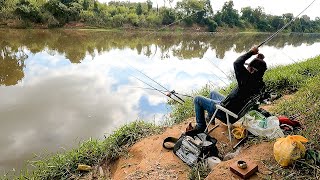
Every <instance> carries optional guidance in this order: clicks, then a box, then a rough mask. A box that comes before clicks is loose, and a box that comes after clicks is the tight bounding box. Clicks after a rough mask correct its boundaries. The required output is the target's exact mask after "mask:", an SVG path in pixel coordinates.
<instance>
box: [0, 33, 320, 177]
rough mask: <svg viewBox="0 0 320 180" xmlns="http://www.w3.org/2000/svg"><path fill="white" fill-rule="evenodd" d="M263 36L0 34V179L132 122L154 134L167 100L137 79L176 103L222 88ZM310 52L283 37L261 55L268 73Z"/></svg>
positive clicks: (298, 38)
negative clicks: (149, 126) (151, 127)
mask: <svg viewBox="0 0 320 180" xmlns="http://www.w3.org/2000/svg"><path fill="white" fill-rule="evenodd" d="M269 35H270V34H251V33H242V34H228V35H222V34H206V33H194V34H181V33H153V32H145V33H141V32H140V33H132V32H108V31H98V30H10V29H0V97H1V101H0V121H1V126H0V135H1V136H0V147H1V148H0V175H1V174H4V172H5V171H11V170H12V169H15V170H19V169H21V167H23V166H24V164H25V163H26V162H27V160H32V159H33V157H34V154H37V156H39V155H40V156H41V154H48V153H55V152H58V151H59V152H61V151H64V150H65V149H70V148H72V147H77V145H78V143H79V142H81V141H82V140H86V139H88V138H90V137H93V138H99V139H103V138H104V136H108V135H109V134H110V133H112V131H113V130H115V129H116V128H118V127H119V126H121V125H123V124H126V123H129V122H132V121H134V120H137V119H140V120H144V121H147V122H154V123H156V124H161V123H162V122H164V121H165V120H166V119H167V118H169V116H168V114H169V113H170V107H169V106H168V105H167V104H166V102H167V100H168V99H167V97H166V96H164V95H163V94H161V93H159V92H157V91H153V90H150V89H145V88H149V87H148V86H147V85H146V84H144V83H143V82H141V81H139V80H138V79H140V80H142V81H144V82H145V83H148V84H150V85H152V86H154V87H156V88H158V89H161V87H160V86H159V85H157V84H156V83H155V82H153V81H151V80H150V79H148V78H147V77H146V76H145V75H143V74H142V73H140V72H139V71H141V72H143V73H144V74H146V75H147V76H149V77H150V78H152V79H154V80H155V81H157V82H158V83H160V84H161V85H162V86H164V87H166V88H167V89H169V90H175V91H176V92H178V93H182V94H188V93H190V92H192V91H193V90H196V89H199V88H201V87H203V86H204V85H205V84H209V85H212V86H216V87H218V86H220V87H221V86H226V85H227V84H228V83H230V80H229V79H228V77H227V76H226V75H225V74H227V75H230V74H232V63H233V61H234V60H235V59H236V58H237V57H238V56H239V55H241V54H243V53H244V52H246V51H247V50H249V49H250V48H251V47H252V46H253V45H254V44H259V43H260V42H262V41H263V40H264V39H266V38H267V37H268V36H269ZM319 49H320V35H319V34H284V35H279V36H276V37H275V38H274V39H273V40H272V41H270V42H269V43H268V44H266V45H264V46H262V47H261V48H260V52H261V53H263V54H264V55H265V60H266V62H267V64H268V67H273V66H277V65H285V64H290V63H294V62H297V61H301V60H304V59H306V58H310V57H314V56H316V55H319V54H320V51H319ZM161 90H162V89H161Z"/></svg>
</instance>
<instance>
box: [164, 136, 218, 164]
mask: <svg viewBox="0 0 320 180" xmlns="http://www.w3.org/2000/svg"><path fill="white" fill-rule="evenodd" d="M167 142H171V143H174V146H173V147H168V146H167V144H166V143H167ZM216 143H217V140H216V139H215V138H213V137H211V136H209V135H208V134H206V133H199V132H197V131H196V130H191V131H187V132H185V133H183V134H181V136H180V137H179V139H177V138H174V137H167V138H166V139H165V140H164V141H163V144H162V146H163V147H164V148H165V149H169V150H173V153H174V154H175V155H176V156H178V157H179V158H180V159H181V160H182V161H183V162H185V163H186V164H188V165H189V166H191V167H192V166H194V165H196V164H197V162H198V161H199V160H200V159H205V158H207V157H210V156H218V154H219V152H218V148H217V146H216Z"/></svg>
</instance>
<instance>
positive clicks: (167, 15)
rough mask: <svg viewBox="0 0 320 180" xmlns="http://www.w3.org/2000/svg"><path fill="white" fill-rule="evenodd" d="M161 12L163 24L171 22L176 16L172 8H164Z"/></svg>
mask: <svg viewBox="0 0 320 180" xmlns="http://www.w3.org/2000/svg"><path fill="white" fill-rule="evenodd" d="M162 14H163V17H162V24H163V25H169V24H172V23H173V22H174V21H175V20H176V16H175V14H174V11H173V10H172V9H164V10H163V13H162Z"/></svg>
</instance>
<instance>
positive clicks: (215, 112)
mask: <svg viewBox="0 0 320 180" xmlns="http://www.w3.org/2000/svg"><path fill="white" fill-rule="evenodd" d="M217 112H218V109H216V110H215V111H214V113H213V116H212V117H211V119H210V121H209V124H208V125H207V127H206V129H205V130H204V132H207V131H208V128H209V125H210V124H211V122H212V121H213V120H214V119H215V118H216V114H217Z"/></svg>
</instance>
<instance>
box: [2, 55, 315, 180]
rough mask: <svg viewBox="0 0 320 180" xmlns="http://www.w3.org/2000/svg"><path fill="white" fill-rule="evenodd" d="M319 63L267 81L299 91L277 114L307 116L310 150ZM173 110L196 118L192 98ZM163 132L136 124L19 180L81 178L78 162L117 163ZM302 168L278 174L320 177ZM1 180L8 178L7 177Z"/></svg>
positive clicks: (177, 116)
mask: <svg viewBox="0 0 320 180" xmlns="http://www.w3.org/2000/svg"><path fill="white" fill-rule="evenodd" d="M319 62H320V56H319V57H316V58H312V59H310V60H308V61H305V62H302V63H298V64H293V65H289V66H280V67H277V68H274V69H271V70H269V71H267V73H266V75H265V82H266V84H267V86H268V89H269V90H272V91H276V92H278V93H282V94H284V93H293V92H296V93H295V95H294V97H293V98H292V99H290V100H285V101H283V102H280V103H279V105H278V106H277V108H275V109H274V110H273V112H275V113H279V114H284V115H287V116H290V115H292V114H296V113H300V114H302V115H303V116H304V117H305V118H304V119H305V121H304V122H303V123H304V125H305V127H306V129H305V130H304V131H300V132H299V133H300V134H301V135H304V136H305V137H307V138H308V139H309V140H310V143H309V144H308V145H307V146H308V147H313V148H317V149H319V148H320V145H319V137H320V136H319V126H318V125H317V123H318V122H319V119H320V113H319V112H320V106H319V100H320V87H319V84H320V63H319ZM228 89H230V88H228ZM227 91H228V90H227ZM209 92H210V89H209V88H208V87H205V88H203V89H201V90H199V91H195V92H193V94H194V95H195V94H201V95H208V94H209ZM224 93H227V92H224ZM169 103H172V102H169ZM172 107H173V112H172V121H173V122H171V123H178V122H181V121H183V120H184V119H186V118H187V117H192V116H194V110H193V102H192V99H191V98H190V99H187V101H186V103H184V104H183V105H179V104H172ZM307 109H308V110H307ZM161 129H162V128H161V127H156V126H154V125H150V124H146V123H143V122H133V123H131V124H129V125H125V126H123V127H122V128H120V129H119V130H117V131H115V132H114V133H113V134H112V135H110V136H109V137H108V138H106V139H105V140H102V141H100V140H92V139H90V140H88V141H86V142H83V143H82V144H80V146H79V148H76V149H73V150H70V151H67V152H65V153H61V154H56V155H53V156H49V157H47V158H43V159H41V160H39V161H33V162H30V163H31V164H32V165H33V166H34V167H35V170H34V172H27V171H24V172H22V173H21V174H20V175H19V176H16V177H15V179H68V178H70V177H71V176H73V177H75V176H80V175H81V174H79V172H78V171H77V170H76V168H77V165H78V163H81V164H87V165H95V164H99V163H102V162H103V161H106V160H107V161H113V160H115V159H117V158H118V157H119V156H121V155H123V154H124V153H125V152H126V150H127V148H128V147H129V146H131V145H132V144H134V143H135V142H136V141H137V140H139V139H141V138H143V137H146V136H148V135H150V134H155V133H159V132H161ZM298 165H299V164H298ZM298 165H297V166H295V167H294V168H291V169H290V168H289V169H278V170H276V171H277V173H278V174H280V175H282V176H286V175H288V174H292V173H295V174H299V175H301V174H302V175H303V176H307V177H315V176H316V175H317V174H315V173H318V174H319V173H320V172H318V171H317V170H316V169H317V168H318V169H319V167H318V166H315V165H310V164H308V165H304V166H303V167H304V168H301V169H297V167H299V166H298ZM1 179H6V177H3V178H1Z"/></svg>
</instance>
